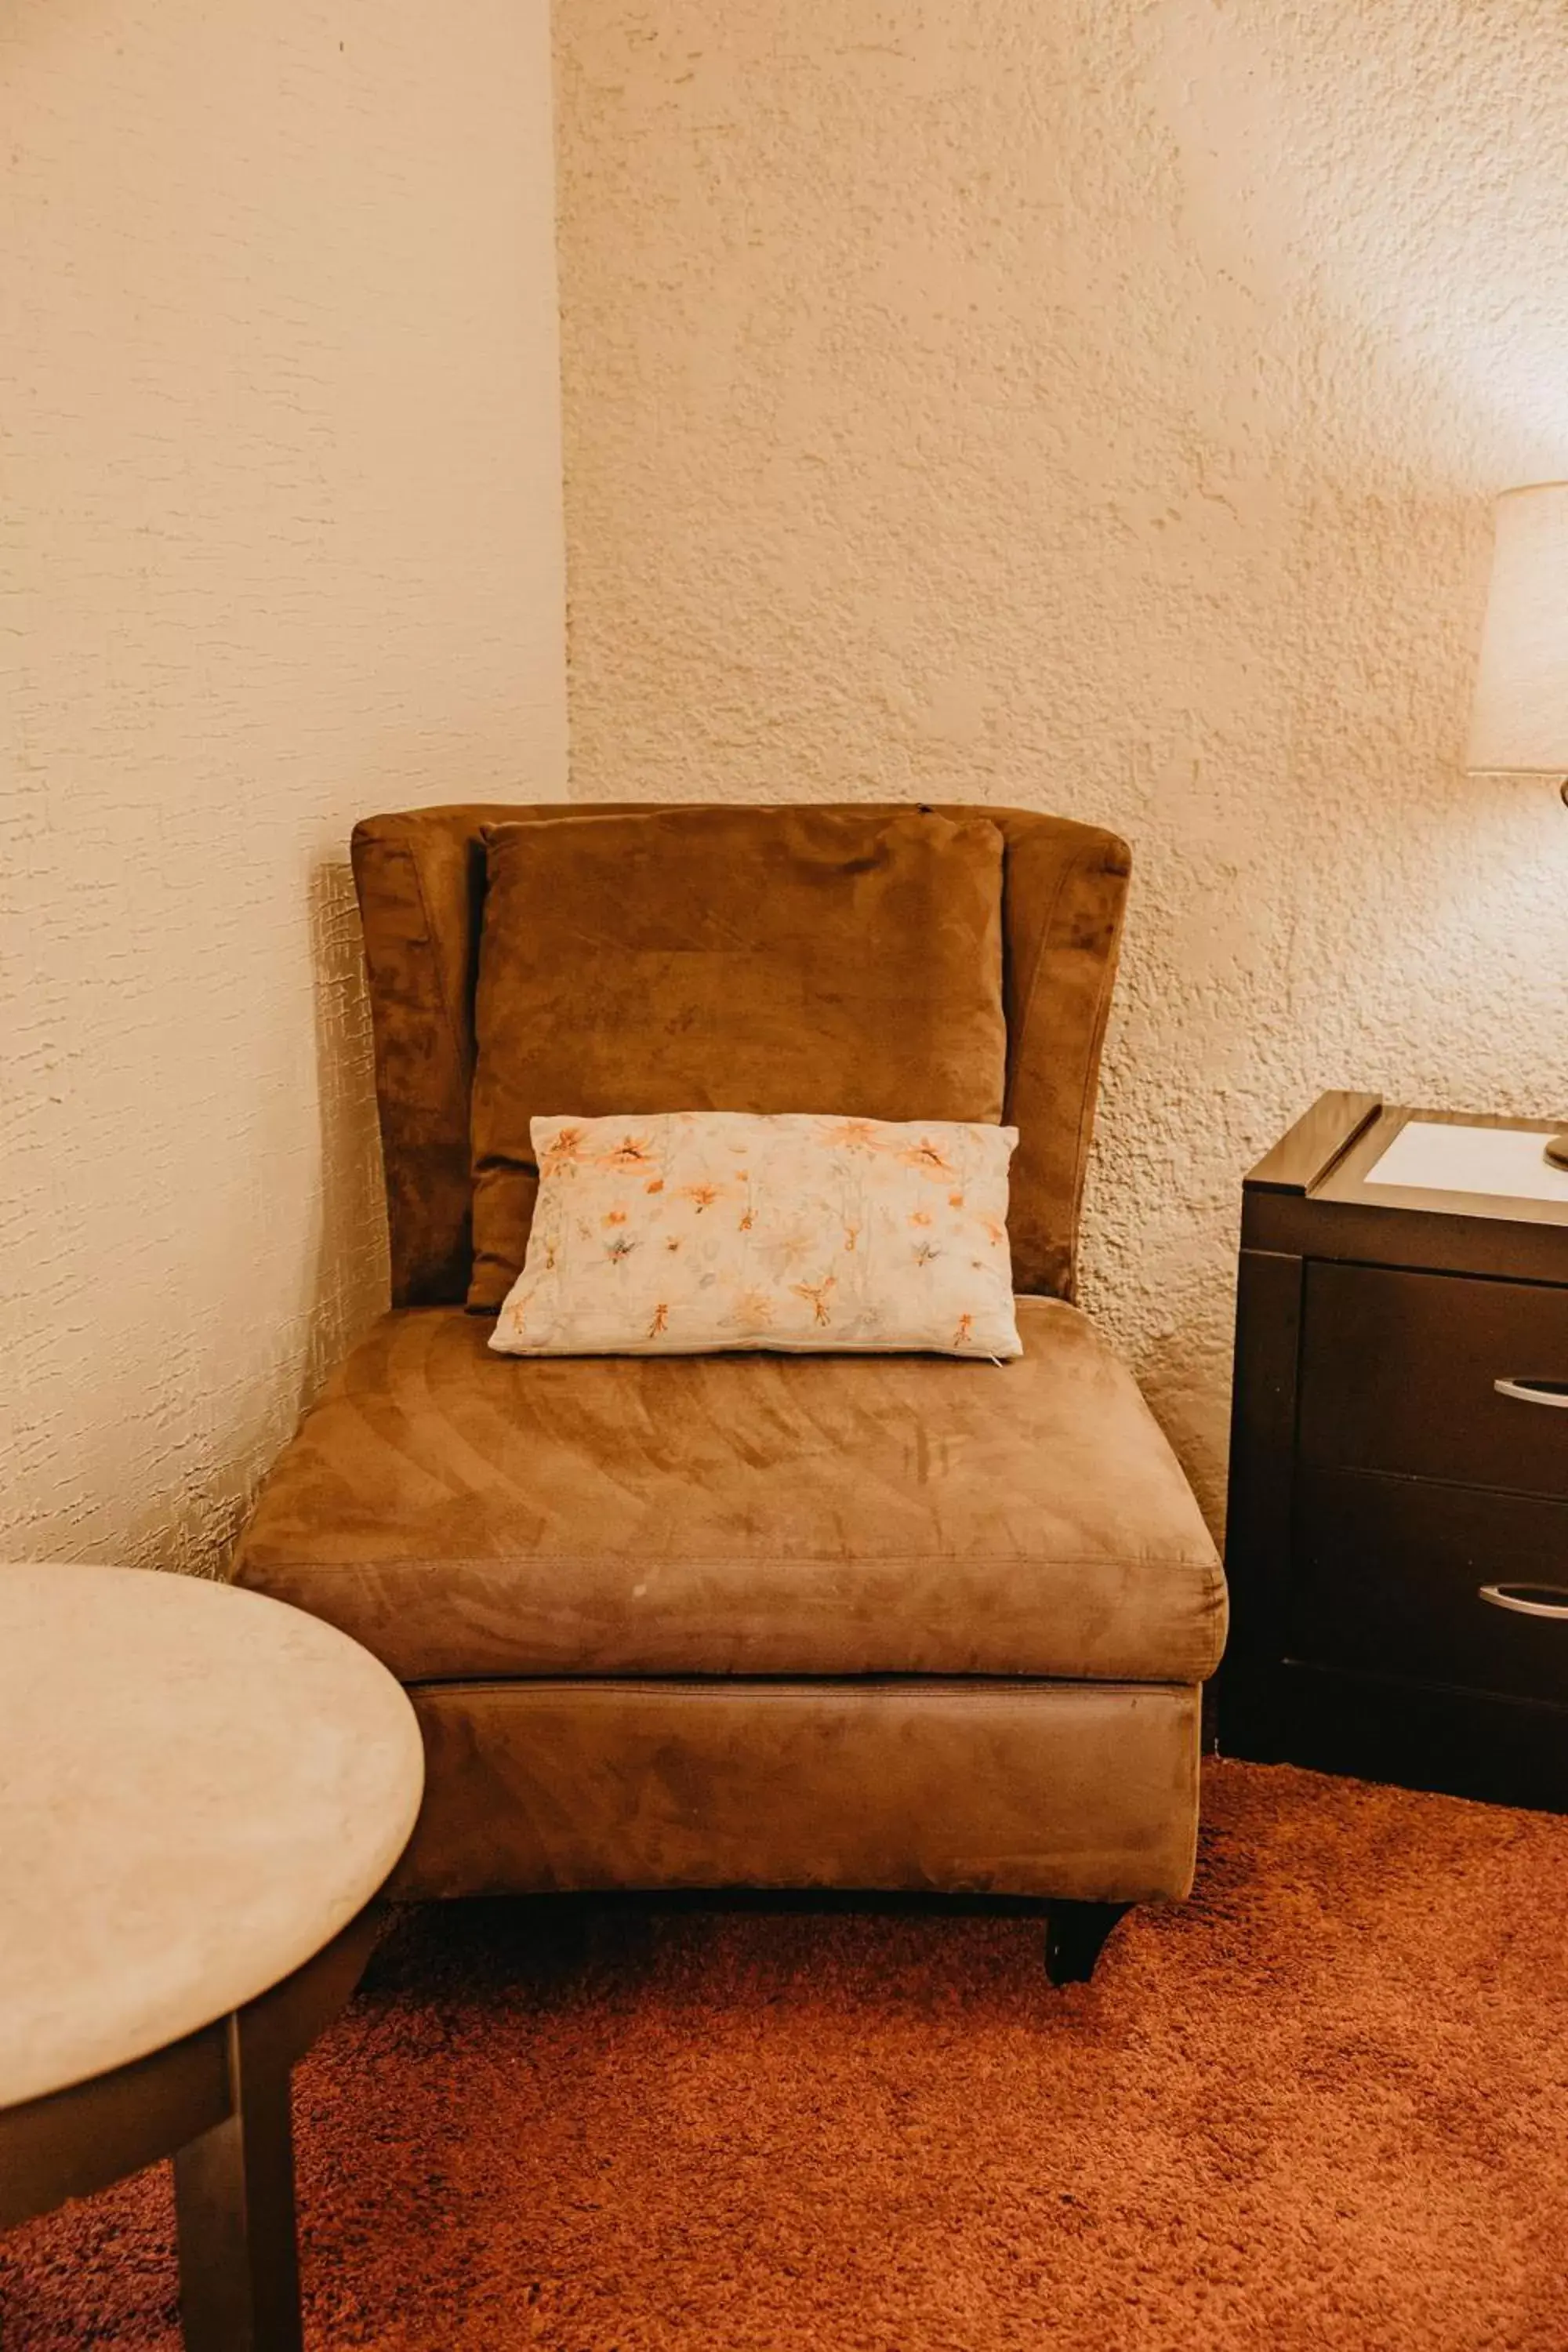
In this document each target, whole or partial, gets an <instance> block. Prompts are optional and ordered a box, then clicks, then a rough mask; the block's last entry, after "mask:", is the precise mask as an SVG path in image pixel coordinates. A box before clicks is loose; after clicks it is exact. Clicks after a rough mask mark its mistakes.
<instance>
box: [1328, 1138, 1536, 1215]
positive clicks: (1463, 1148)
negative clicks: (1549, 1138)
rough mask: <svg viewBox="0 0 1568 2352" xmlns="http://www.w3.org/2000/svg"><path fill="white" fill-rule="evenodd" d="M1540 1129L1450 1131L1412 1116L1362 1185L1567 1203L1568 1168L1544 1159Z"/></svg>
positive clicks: (1374, 1163) (1364, 1178)
mask: <svg viewBox="0 0 1568 2352" xmlns="http://www.w3.org/2000/svg"><path fill="white" fill-rule="evenodd" d="M1545 1142H1546V1138H1545V1136H1544V1135H1543V1134H1542V1133H1541V1132H1540V1130H1539V1129H1527V1128H1520V1127H1449V1126H1447V1125H1445V1124H1444V1123H1443V1122H1442V1121H1441V1120H1439V1119H1426V1118H1420V1119H1415V1118H1413V1119H1412V1120H1411V1121H1410V1123H1409V1125H1408V1126H1406V1127H1402V1128H1401V1129H1400V1130H1399V1133H1398V1134H1397V1135H1396V1136H1395V1137H1394V1140H1393V1142H1392V1143H1391V1144H1390V1145H1389V1147H1388V1149H1387V1150H1386V1151H1385V1152H1384V1154H1383V1156H1382V1157H1381V1159H1378V1160H1374V1161H1373V1164H1372V1167H1371V1168H1370V1169H1369V1170H1368V1171H1367V1173H1366V1175H1365V1176H1364V1177H1363V1180H1362V1181H1363V1183H1366V1184H1369V1185H1373V1184H1404V1185H1409V1186H1412V1187H1414V1189H1415V1191H1417V1192H1491V1193H1496V1194H1498V1195H1499V1196H1500V1197H1501V1198H1502V1199H1504V1200H1510V1201H1562V1202H1568V1169H1563V1168H1553V1167H1552V1163H1551V1161H1550V1160H1547V1159H1546V1158H1545V1157H1544V1156H1543V1150H1542V1147H1543V1146H1544V1144H1545Z"/></svg>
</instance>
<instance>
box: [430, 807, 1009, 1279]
mask: <svg viewBox="0 0 1568 2352" xmlns="http://www.w3.org/2000/svg"><path fill="white" fill-rule="evenodd" d="M485 848H486V884H485V918H484V932H483V938H482V940H481V943H480V949H479V980H478V988H477V993H476V1001H475V1017H474V1030H475V1045H476V1049H477V1059H476V1063H475V1067H474V1083H473V1095H472V1109H471V1134H472V1141H473V1174H474V1202H473V1254H474V1264H473V1273H472V1276H471V1278H470V1281H469V1286H468V1304H469V1306H470V1307H476V1308H479V1307H488V1308H494V1307H499V1306H500V1303H501V1300H502V1299H503V1298H504V1297H506V1294H507V1292H508V1291H509V1290H510V1288H511V1286H512V1284H513V1283H514V1282H515V1280H516V1279H517V1276H518V1274H519V1272H520V1271H521V1265H522V1261H523V1255H524V1252H525V1250H526V1248H527V1246H528V1235H529V1229H530V1226H531V1223H532V1217H533V1204H534V1200H535V1196H536V1194H537V1192H538V1189H539V1167H538V1162H537V1161H536V1160H535V1158H534V1153H533V1146H532V1143H531V1140H530V1128H531V1122H532V1121H533V1120H534V1119H535V1118H559V1117H562V1116H566V1117H570V1118H608V1117H617V1116H621V1115H624V1114H633V1115H636V1116H639V1117H641V1116H647V1115H650V1114H655V1113H661V1112H675V1111H750V1112H762V1113H766V1114H778V1113H781V1112H823V1113H827V1114H830V1115H832V1116H834V1117H837V1118H861V1119H878V1120H894V1121H899V1120H907V1119H935V1120H942V1121H973V1120H989V1121H992V1122H994V1121H996V1120H999V1119H1000V1118H1001V1116H1002V1102H1003V1097H1004V1095H1005V1090H1006V1083H1007V1023H1006V1018H1005V1014H1004V1013H1003V1010H1002V836H1001V835H1000V834H999V833H998V832H997V830H996V827H995V826H994V824H991V823H990V822H989V821H988V819H987V818H986V817H985V815H984V813H983V812H979V811H976V812H975V813H973V814H968V815H964V816H963V817H958V818H953V817H945V816H938V815H937V814H935V812H934V811H933V810H928V809H913V808H911V809H898V810H895V811H893V812H892V813H891V814H889V813H888V812H887V811H885V810H872V809H838V808H822V807H804V808H781V809H767V810H758V809H751V808H650V809H643V810H639V811H637V813H636V814H630V815H620V816H604V815H592V814H586V815H581V816H577V817H566V818H557V819H556V820H555V821H554V822H553V823H542V822H540V821H539V820H537V819H535V820H532V821H528V820H524V821H522V822H521V823H513V824H499V825H487V826H486V828H485Z"/></svg>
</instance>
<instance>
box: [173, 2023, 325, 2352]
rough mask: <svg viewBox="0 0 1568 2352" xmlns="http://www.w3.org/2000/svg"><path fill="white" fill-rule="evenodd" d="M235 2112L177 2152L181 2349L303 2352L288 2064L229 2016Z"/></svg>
mask: <svg viewBox="0 0 1568 2352" xmlns="http://www.w3.org/2000/svg"><path fill="white" fill-rule="evenodd" d="M229 2075H230V2095H231V2097H232V2099H233V2102H234V2107H233V2112H232V2114H230V2115H229V2116H227V2118H226V2120H225V2121H224V2122H223V2123H221V2124H215V2125H214V2126H213V2128H212V2129H211V2131H208V2132H204V2133H203V2135H202V2137H201V2138H200V2139H194V2140H192V2141H190V2142H189V2143H188V2144H187V2146H185V2147H183V2148H181V2150H180V2151H179V2153H178V2155H177V2156H176V2157H175V2158H174V2211H175V2219H176V2222H177V2225H178V2231H179V2242H180V2314H181V2318H182V2320H183V2321H184V2341H185V2347H186V2352H300V2345H301V2340H302V2339H301V2336H300V2265H299V2256H298V2253H297V2252H296V2247H295V2236H294V2148H293V2137H292V2133H291V2131H290V2128H289V2070H288V2068H287V2067H286V2066H283V2065H279V2064H278V2063H276V2062H274V2063H267V2061H266V2059H265V2058H264V2057H262V2056H261V2055H260V2053H258V2052H257V2051H256V2050H254V2049H253V2048H250V2047H247V2036H246V2032H245V2021H244V2020H243V2019H242V2018H240V2017H233V2018H231V2019H230V2020H229Z"/></svg>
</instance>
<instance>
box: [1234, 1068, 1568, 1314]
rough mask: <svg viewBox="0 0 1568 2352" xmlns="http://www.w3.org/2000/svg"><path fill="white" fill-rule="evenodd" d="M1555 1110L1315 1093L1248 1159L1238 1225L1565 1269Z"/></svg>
mask: <svg viewBox="0 0 1568 2352" xmlns="http://www.w3.org/2000/svg"><path fill="white" fill-rule="evenodd" d="M1561 1124H1562V1122H1561V1121H1560V1120H1555V1119H1549V1118H1541V1119H1528V1118H1492V1117H1488V1116H1486V1115H1484V1114H1482V1113H1479V1112H1474V1111H1449V1110H1429V1109H1418V1108H1411V1107H1408V1106H1406V1105H1404V1104H1398V1103H1385V1102H1384V1100H1383V1098H1382V1097H1381V1096H1379V1095H1373V1094H1352V1093H1334V1094H1325V1095H1321V1096H1320V1097H1319V1098H1318V1100H1317V1101H1316V1102H1315V1103H1314V1104H1313V1106H1312V1108H1311V1109H1310V1111H1308V1112H1307V1113H1306V1114H1305V1116H1304V1117H1303V1118H1300V1119H1298V1120H1297V1122H1296V1124H1295V1126H1294V1127H1292V1128H1291V1129H1289V1133H1288V1134H1286V1135H1284V1136H1282V1137H1281V1139H1280V1140H1279V1142H1278V1143H1277V1144H1276V1145H1275V1146H1274V1148H1273V1150H1270V1151H1268V1152H1266V1153H1265V1154H1264V1156H1263V1158H1262V1159H1261V1160H1259V1161H1258V1164H1257V1166H1256V1167H1255V1168H1253V1169H1252V1170H1251V1171H1249V1173H1248V1175H1247V1179H1246V1184H1245V1192H1244V1206H1243V1239H1244V1241H1245V1242H1247V1243H1249V1244H1250V1245H1251V1246H1253V1247H1262V1248H1285V1249H1303V1250H1305V1251H1306V1252H1307V1254H1308V1255H1318V1254H1319V1253H1320V1251H1321V1254H1323V1255H1330V1256H1335V1257H1345V1258H1359V1259H1362V1260H1363V1261H1365V1262H1368V1263H1373V1264H1379V1263H1381V1264H1390V1265H1413V1264H1420V1263H1427V1264H1430V1265H1448V1264H1451V1265H1453V1267H1454V1268H1455V1270H1456V1271H1468V1272H1473V1273H1495V1274H1498V1275H1502V1276H1514V1277H1516V1278H1523V1279H1525V1280H1542V1279H1544V1280H1547V1281H1552V1282H1565V1281H1568V1176H1565V1175H1563V1173H1562V1172H1561V1171H1557V1170H1555V1169H1553V1168H1552V1166H1551V1164H1550V1162H1549V1161H1548V1160H1546V1158H1545V1155H1544V1150H1543V1149H1542V1147H1543V1146H1544V1143H1545V1139H1546V1138H1547V1137H1548V1136H1549V1135H1552V1134H1554V1133H1555V1132H1556V1131H1557V1130H1558V1129H1559V1127H1560V1126H1561ZM1469 1138H1473V1139H1474V1140H1473V1141H1471V1140H1468V1139H1469ZM1445 1179H1447V1181H1445ZM1515 1187H1517V1189H1513V1188H1515ZM1542 1229H1544V1230H1542Z"/></svg>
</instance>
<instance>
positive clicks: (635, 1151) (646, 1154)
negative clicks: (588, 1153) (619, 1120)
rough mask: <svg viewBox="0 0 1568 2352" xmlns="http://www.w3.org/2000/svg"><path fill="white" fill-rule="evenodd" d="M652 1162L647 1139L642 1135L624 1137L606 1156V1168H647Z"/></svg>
mask: <svg viewBox="0 0 1568 2352" xmlns="http://www.w3.org/2000/svg"><path fill="white" fill-rule="evenodd" d="M652 1162H653V1155H652V1153H651V1152H650V1151H649V1150H648V1147H647V1138H646V1137H644V1136H640V1135H626V1136H623V1137H622V1139H621V1140H620V1142H619V1143H617V1144H616V1146H615V1148H614V1150H610V1151H606V1152H605V1167H606V1168H647V1167H650V1166H651V1165H652Z"/></svg>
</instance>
